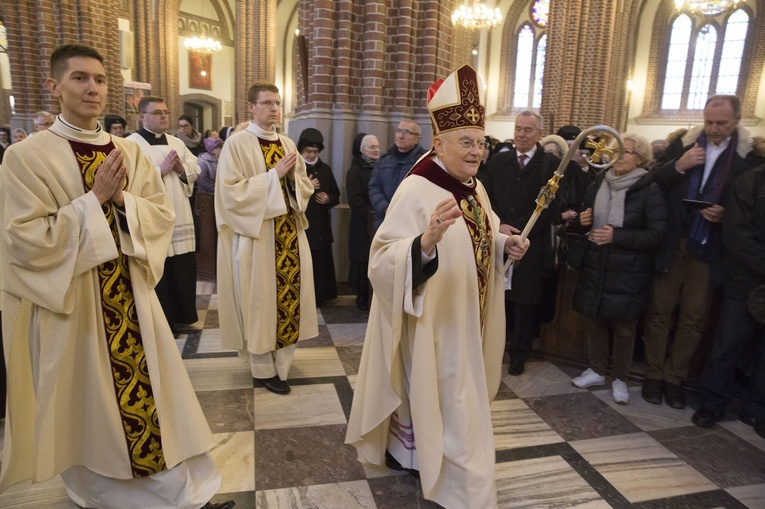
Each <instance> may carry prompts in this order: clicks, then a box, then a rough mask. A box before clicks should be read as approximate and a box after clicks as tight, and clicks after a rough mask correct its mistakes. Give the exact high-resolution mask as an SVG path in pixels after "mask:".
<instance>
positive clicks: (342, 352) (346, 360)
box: [337, 346, 364, 375]
mask: <svg viewBox="0 0 765 509" xmlns="http://www.w3.org/2000/svg"><path fill="white" fill-rule="evenodd" d="M363 349H364V347H362V346H344V347H337V355H338V357H340V362H342V363H343V368H345V373H346V374H348V375H357V374H358V373H359V364H360V363H361V353H362V351H363Z"/></svg>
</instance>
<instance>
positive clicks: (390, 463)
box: [385, 450, 420, 479]
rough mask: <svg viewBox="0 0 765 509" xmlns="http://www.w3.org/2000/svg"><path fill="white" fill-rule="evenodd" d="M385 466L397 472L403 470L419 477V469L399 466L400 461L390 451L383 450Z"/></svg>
mask: <svg viewBox="0 0 765 509" xmlns="http://www.w3.org/2000/svg"><path fill="white" fill-rule="evenodd" d="M385 466H386V467H388V468H390V469H391V470H395V471H397V472H401V471H404V472H406V473H408V474H409V475H412V476H414V477H416V478H417V479H419V478H420V471H419V470H415V469H413V468H404V467H402V466H401V463H399V462H398V460H397V459H396V458H394V457H393V455H392V454H391V453H389V452H388V451H387V450H386V451H385Z"/></svg>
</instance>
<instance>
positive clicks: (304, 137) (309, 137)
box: [297, 127, 324, 152]
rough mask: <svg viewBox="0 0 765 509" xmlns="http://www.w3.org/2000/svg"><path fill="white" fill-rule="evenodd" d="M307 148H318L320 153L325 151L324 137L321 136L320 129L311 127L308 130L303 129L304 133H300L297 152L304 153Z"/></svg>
mask: <svg viewBox="0 0 765 509" xmlns="http://www.w3.org/2000/svg"><path fill="white" fill-rule="evenodd" d="M306 147H316V148H318V149H319V152H321V151H322V150H324V136H322V135H321V133H320V132H319V130H318V129H314V128H313V127H309V128H308V129H303V132H302V133H300V138H299V139H298V142H297V150H298V152H302V151H303V149H304V148H306Z"/></svg>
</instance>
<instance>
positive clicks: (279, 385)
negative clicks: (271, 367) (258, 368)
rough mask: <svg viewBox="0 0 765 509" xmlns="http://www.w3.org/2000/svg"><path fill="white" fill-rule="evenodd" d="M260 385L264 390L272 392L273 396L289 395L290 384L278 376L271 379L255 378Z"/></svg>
mask: <svg viewBox="0 0 765 509" xmlns="http://www.w3.org/2000/svg"><path fill="white" fill-rule="evenodd" d="M255 380H257V381H258V382H259V383H260V385H262V386H263V387H265V388H266V390H268V391H271V392H273V393H274V394H289V393H290V384H288V383H287V382H285V381H284V380H281V379H280V378H279V377H278V376H272V377H271V378H256V379H255Z"/></svg>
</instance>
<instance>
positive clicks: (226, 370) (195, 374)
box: [183, 357, 253, 392]
mask: <svg viewBox="0 0 765 509" xmlns="http://www.w3.org/2000/svg"><path fill="white" fill-rule="evenodd" d="M183 364H184V365H185V366H186V371H187V372H188V374H189V378H190V379H191V385H193V386H194V390H195V391H197V392H199V391H218V390H224V389H245V388H247V389H252V383H253V382H252V375H251V374H250V366H249V365H248V364H247V363H246V362H245V361H243V360H241V359H240V358H239V357H220V358H213V359H184V361H183Z"/></svg>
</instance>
